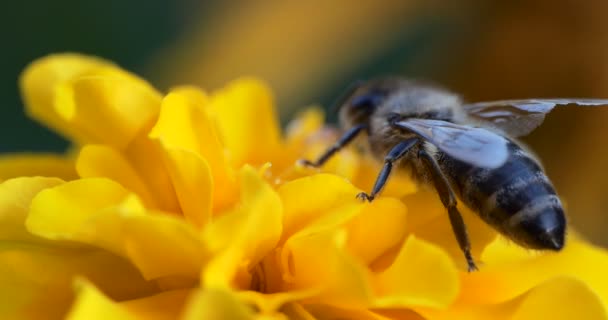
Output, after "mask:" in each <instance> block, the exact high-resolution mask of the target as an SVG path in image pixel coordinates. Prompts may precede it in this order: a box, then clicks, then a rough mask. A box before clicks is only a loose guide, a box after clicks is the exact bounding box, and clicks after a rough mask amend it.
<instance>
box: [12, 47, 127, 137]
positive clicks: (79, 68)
mask: <svg viewBox="0 0 608 320" xmlns="http://www.w3.org/2000/svg"><path fill="white" fill-rule="evenodd" d="M105 67H109V68H113V67H115V65H114V64H113V63H112V62H109V61H106V60H103V59H100V58H95V57H90V56H85V55H80V54H72V53H66V54H53V55H49V56H47V57H44V58H42V59H38V60H36V61H34V62H33V63H32V64H30V65H29V66H28V67H27V68H26V69H25V70H24V71H23V73H22V74H21V77H20V78H19V85H20V87H21V96H22V97H23V100H24V102H25V111H26V112H27V114H28V115H29V116H30V117H32V118H34V119H35V120H37V121H39V122H41V123H43V124H45V125H47V126H49V127H50V128H52V129H54V130H57V131H59V132H61V133H63V134H64V135H66V136H67V137H71V138H76V137H78V134H77V133H76V129H75V128H71V127H70V126H67V125H66V122H65V119H63V118H62V117H61V116H60V115H59V114H58V113H57V111H56V110H55V108H54V107H53V106H54V102H55V90H56V89H57V87H58V86H59V85H60V84H62V83H64V82H66V81H70V80H73V79H75V78H77V77H79V76H80V75H81V74H83V73H86V72H89V71H91V70H95V69H98V68H105Z"/></svg>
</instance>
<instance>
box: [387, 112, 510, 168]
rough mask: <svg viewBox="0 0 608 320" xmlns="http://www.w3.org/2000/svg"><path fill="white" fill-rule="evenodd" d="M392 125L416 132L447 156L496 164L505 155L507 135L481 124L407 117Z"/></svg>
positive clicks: (482, 165) (466, 160) (469, 161)
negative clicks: (484, 127)
mask: <svg viewBox="0 0 608 320" xmlns="http://www.w3.org/2000/svg"><path fill="white" fill-rule="evenodd" d="M394 125H395V126H397V127H399V128H402V129H405V130H409V131H411V132H413V133H415V134H417V135H419V136H420V137H422V138H423V139H424V140H426V141H428V142H430V143H432V144H433V145H435V146H436V147H437V148H438V149H439V150H441V151H443V152H445V153H446V154H448V155H449V156H451V157H453V158H455V159H458V160H461V161H464V162H467V163H470V164H472V165H475V166H478V167H482V168H488V169H492V168H498V167H500V166H502V165H503V164H504V163H505V162H506V161H507V157H508V155H509V154H508V149H507V143H508V141H507V139H505V138H504V137H502V136H500V135H498V134H496V133H494V132H492V131H489V130H486V129H483V128H476V127H471V126H466V125H459V124H454V123H451V122H447V121H441V120H431V119H407V120H402V121H397V122H395V123H394Z"/></svg>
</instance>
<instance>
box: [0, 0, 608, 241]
mask: <svg viewBox="0 0 608 320" xmlns="http://www.w3.org/2000/svg"><path fill="white" fill-rule="evenodd" d="M2 8H3V10H1V11H0V12H1V13H0V15H1V19H0V33H1V34H2V35H4V37H3V39H7V40H5V42H4V45H3V50H1V51H0V55H1V56H0V57H1V59H0V70H2V72H1V73H0V97H1V98H2V107H1V109H0V110H1V112H2V113H1V116H0V151H2V152H14V151H42V150H46V151H48V150H55V151H62V150H64V149H65V148H66V147H67V144H66V143H65V142H64V141H63V140H61V139H60V138H59V137H57V136H55V135H54V134H52V133H51V132H50V131H48V130H46V129H44V128H41V127H40V126H38V125H37V124H34V123H32V122H31V121H29V120H28V119H27V118H26V117H25V116H24V115H23V111H22V103H21V101H20V98H19V93H18V88H17V76H18V74H19V72H20V71H21V70H22V69H23V68H24V67H25V65H26V64H27V63H28V62H30V61H32V60H34V59H35V58H38V57H40V56H43V55H46V54H49V53H52V52H64V51H77V52H83V53H88V54H94V55H99V56H102V57H104V58H107V59H110V60H113V61H116V62H117V63H118V64H120V65H122V66H123V67H125V68H127V69H130V70H133V71H135V72H136V73H138V74H141V75H143V76H145V77H146V78H147V79H149V80H150V81H151V82H152V83H153V84H154V85H156V86H157V87H158V88H159V89H161V90H166V89H168V88H169V87H171V86H174V85H178V84H184V83H192V84H197V85H200V86H202V87H204V88H208V89H213V88H217V87H219V86H221V85H223V84H224V83H225V82H227V81H229V80H231V79H234V78H237V77H239V76H243V75H252V76H256V77H260V78H262V79H264V80H265V81H267V82H268V83H269V84H270V85H271V87H272V88H273V89H274V91H275V93H276V101H277V105H278V106H279V108H280V114H281V116H282V120H283V122H286V121H288V119H289V118H291V117H292V116H293V115H294V114H295V113H297V112H298V111H299V110H302V108H305V107H307V106H310V105H322V106H326V107H327V106H329V105H330V104H331V102H332V101H333V99H334V98H335V97H336V96H337V95H338V94H339V93H340V92H341V91H342V90H343V88H344V87H345V86H347V85H348V84H349V83H351V82H352V81H354V80H356V79H366V78H369V77H371V76H375V75H382V74H400V75H405V76H409V77H413V78H420V79H425V80H431V81H433V82H435V83H437V84H440V85H443V86H445V87H447V88H449V89H452V90H454V91H456V92H459V93H460V94H462V96H463V97H464V98H465V99H466V100H469V101H479V100H497V99H508V98H531V97H596V98H608V19H606V18H605V13H606V12H607V10H608V2H606V1H600V0H588V1H583V2H581V1H574V0H556V1H549V0H529V1H481V0H468V1H466V0H461V1H425V0H409V1H407V0H405V1H404V0H383V1H358V2H353V1H346V0H339V1H320V0H315V1H261V0H258V1H230V2H228V1H226V2H219V1H216V2H215V1H202V0H201V1H195V0H178V1H169V0H151V1H119V0H106V1H77V0H59V1H52V2H45V1H35V0H25V1H21V2H10V3H5V4H3V5H2ZM607 124H608V107H607V108H605V109H602V108H573V109H568V108H564V109H560V110H557V111H555V112H554V114H552V115H550V116H549V117H548V118H547V121H546V123H545V124H544V125H543V126H542V127H541V128H540V129H538V130H537V131H535V132H534V133H533V134H532V135H530V136H529V137H527V138H526V139H524V140H525V141H526V142H528V143H529V144H530V146H531V147H532V149H533V150H535V151H536V152H537V154H538V155H539V156H540V157H541V159H543V162H544V165H545V167H546V169H547V171H548V174H549V176H550V177H552V179H553V180H554V182H555V185H556V186H557V189H558V191H559V192H560V194H561V196H562V198H563V199H564V201H565V202H566V203H567V207H568V212H569V217H570V220H571V222H572V223H573V225H574V226H575V227H576V228H577V229H578V230H580V233H582V234H583V235H586V236H587V237H588V238H590V239H591V240H594V241H595V242H597V243H601V244H603V245H608V232H607V231H605V230H608V196H606V195H605V194H606V193H608V166H607V164H608V151H606V150H607V148H606V147H605V146H604V144H603V142H604V141H605V140H606V138H607V137H608V125H607Z"/></svg>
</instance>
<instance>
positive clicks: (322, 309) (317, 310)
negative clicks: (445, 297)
mask: <svg viewBox="0 0 608 320" xmlns="http://www.w3.org/2000/svg"><path fill="white" fill-rule="evenodd" d="M304 307H305V308H306V311H308V312H310V314H311V315H312V316H314V317H315V318H317V319H357V320H359V319H361V320H390V319H407V320H410V319H411V320H420V318H419V317H416V318H412V317H403V318H402V317H395V318H389V317H386V316H383V315H382V314H381V313H377V312H374V311H371V310H368V309H365V308H359V307H352V306H351V307H336V306H333V305H328V304H325V303H316V304H306V305H305V306H304Z"/></svg>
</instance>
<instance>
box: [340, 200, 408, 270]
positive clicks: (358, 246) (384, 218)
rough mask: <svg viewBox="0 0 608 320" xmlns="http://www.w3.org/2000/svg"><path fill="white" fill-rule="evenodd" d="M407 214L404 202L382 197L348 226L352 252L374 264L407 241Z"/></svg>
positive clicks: (362, 259) (366, 261)
mask: <svg viewBox="0 0 608 320" xmlns="http://www.w3.org/2000/svg"><path fill="white" fill-rule="evenodd" d="M406 215H407V208H406V207H405V206H404V205H403V203H401V201H399V200H396V199H392V198H379V199H378V200H376V201H374V202H372V203H371V204H370V205H366V206H364V208H363V210H361V212H360V213H359V214H358V215H356V216H355V217H353V219H351V220H350V221H348V223H347V224H346V229H347V231H348V240H347V247H348V248H349V251H350V252H351V253H352V254H353V255H354V256H356V257H357V258H358V259H360V260H361V261H363V262H364V263H366V264H370V263H372V262H373V261H374V260H376V259H377V258H378V257H380V256H381V255H382V254H384V253H385V252H387V251H388V250H389V249H391V248H393V247H395V246H396V245H398V244H400V242H401V241H402V240H403V239H404V238H405V235H406V234H405V229H406V223H405V222H406ZM378 230H381V231H382V232H378ZM370 239H373V241H370Z"/></svg>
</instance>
